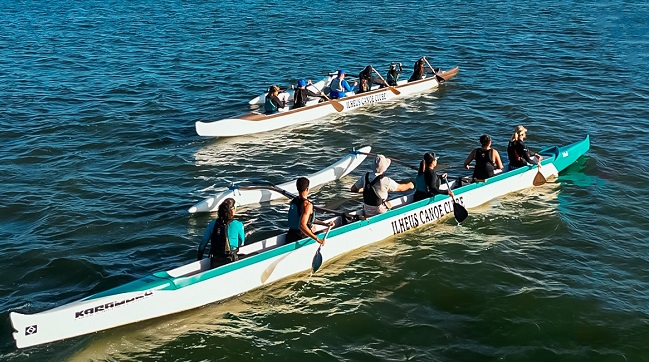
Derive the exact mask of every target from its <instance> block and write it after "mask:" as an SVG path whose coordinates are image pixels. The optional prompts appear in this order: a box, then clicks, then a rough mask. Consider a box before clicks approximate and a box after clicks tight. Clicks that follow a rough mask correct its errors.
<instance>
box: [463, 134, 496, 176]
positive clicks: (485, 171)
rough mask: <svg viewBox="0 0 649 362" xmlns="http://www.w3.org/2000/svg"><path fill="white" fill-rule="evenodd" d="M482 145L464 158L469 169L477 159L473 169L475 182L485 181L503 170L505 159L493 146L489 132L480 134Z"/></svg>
mask: <svg viewBox="0 0 649 362" xmlns="http://www.w3.org/2000/svg"><path fill="white" fill-rule="evenodd" d="M480 145H481V146H482V147H479V148H475V149H473V151H471V153H470V154H469V156H468V157H467V158H466V160H464V167H465V168H466V169H467V170H468V169H469V167H470V166H469V164H470V163H471V162H473V161H475V168H474V169H473V182H476V181H478V182H484V181H485V180H486V179H488V178H489V177H492V176H493V175H495V174H498V173H501V172H502V171H503V161H502V160H501V159H500V154H499V153H498V151H496V150H494V149H493V148H491V137H490V136H489V135H488V134H483V135H482V136H480Z"/></svg>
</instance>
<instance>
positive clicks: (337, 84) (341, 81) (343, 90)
mask: <svg viewBox="0 0 649 362" xmlns="http://www.w3.org/2000/svg"><path fill="white" fill-rule="evenodd" d="M345 74H346V72H345V71H344V70H343V69H341V70H339V71H338V76H337V77H336V78H334V79H333V80H332V81H331V83H329V88H330V92H329V98H331V99H338V98H344V97H346V96H348V95H353V94H348V93H351V92H354V91H355V87H356V86H357V85H358V82H354V85H353V86H350V85H349V83H348V82H347V81H346V80H345Z"/></svg>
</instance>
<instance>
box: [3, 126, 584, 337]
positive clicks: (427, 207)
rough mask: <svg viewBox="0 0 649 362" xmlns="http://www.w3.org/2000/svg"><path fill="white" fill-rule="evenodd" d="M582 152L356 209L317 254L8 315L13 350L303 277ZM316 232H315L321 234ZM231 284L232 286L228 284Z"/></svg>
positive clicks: (557, 168)
mask: <svg viewBox="0 0 649 362" xmlns="http://www.w3.org/2000/svg"><path fill="white" fill-rule="evenodd" d="M589 148H590V139H589V137H588V136H587V137H586V138H585V139H584V140H582V141H579V142H576V143H573V144H571V145H568V146H564V147H550V148H545V149H543V150H541V151H539V153H540V154H541V155H543V156H544V158H543V161H542V167H541V168H537V167H535V166H530V167H522V168H519V169H516V170H514V171H509V172H504V173H502V174H499V175H496V176H494V177H492V178H489V179H487V180H486V181H485V182H477V183H472V184H468V185H465V186H463V187H461V188H458V189H455V190H454V193H455V198H454V200H452V199H451V198H450V197H449V196H447V195H436V196H434V197H431V198H429V199H426V200H421V201H418V202H412V195H407V196H402V197H399V198H395V199H393V200H390V203H391V204H392V206H393V208H392V209H391V210H390V211H388V212H386V213H384V214H381V215H377V216H373V217H371V218H368V219H364V220H358V221H353V222H349V219H350V218H351V219H352V220H353V219H354V216H356V215H359V214H360V211H356V212H351V213H347V214H346V215H339V216H336V217H333V218H331V219H330V220H332V221H334V222H335V226H334V228H332V229H331V230H330V231H329V234H328V238H327V241H326V245H325V246H324V247H322V248H321V250H319V248H318V247H319V244H317V243H315V241H314V240H312V239H304V240H300V241H298V242H295V243H290V244H285V243H284V237H285V235H284V234H282V235H278V236H275V237H271V238H269V239H265V240H262V241H259V242H256V243H253V244H250V245H246V246H243V247H242V248H241V249H240V255H241V259H240V260H239V261H236V262H234V263H231V264H227V265H224V266H221V267H218V268H215V269H211V270H210V269H209V260H208V259H203V260H201V261H195V262H193V263H190V264H187V265H184V266H181V267H178V268H175V269H172V270H168V271H163V272H158V273H154V274H152V275H149V276H146V277H144V278H141V279H138V280H135V281H133V282H131V283H128V284H125V285H123V286H119V287H116V288H113V289H110V290H107V291H104V292H101V293H98V294H94V295H90V296H88V297H86V298H83V299H81V300H78V301H75V302H72V303H70V304H66V305H63V306H60V307H57V308H54V309H51V310H48V311H44V312H39V313H35V314H21V313H17V312H11V313H10V318H11V323H12V325H13V328H14V329H15V332H14V334H13V335H14V338H15V340H16V345H17V346H18V347H19V348H23V347H29V346H33V345H38V344H42V343H47V342H52V341H56V340H60V339H65V338H70V337H74V336H79V335H83V334H87V333H91V332H96V331H100V330H104V329H108V328H113V327H117V326H120V325H125V324H129V323H134V322H138V321H142V320H146V319H150V318H156V317H160V316H164V315H169V314H173V313H177V312H181V311H184V310H188V309H192V308H197V307H200V306H203V305H206V304H209V303H214V302H218V301H221V300H224V299H227V298H230V297H233V296H235V295H238V294H241V293H245V292H247V291H250V290H252V289H255V288H259V287H261V286H263V285H266V284H268V283H272V282H274V281H277V280H279V279H282V278H286V277H288V276H290V275H294V274H296V273H303V272H305V271H308V272H310V271H311V270H312V269H311V268H312V264H311V263H312V260H313V259H314V258H313V257H314V255H315V254H316V253H317V252H319V253H320V255H319V256H318V258H322V262H324V263H326V262H327V260H331V259H332V258H335V257H337V256H339V255H342V254H344V253H347V252H349V251H351V250H354V249H357V248H360V247H363V246H366V245H368V244H371V243H374V242H377V241H380V240H383V239H385V238H387V237H390V236H393V235H395V234H399V233H402V232H406V231H408V230H410V229H413V228H417V227H421V226H423V225H426V224H431V223H433V222H435V221H437V220H439V219H441V218H444V216H445V215H447V214H453V205H454V204H455V203H459V204H461V205H463V206H464V207H465V208H469V209H470V208H472V207H476V206H479V205H482V204H484V203H485V202H487V201H489V200H492V199H494V198H496V197H499V196H502V195H505V194H508V193H511V192H514V191H518V190H522V189H525V188H529V187H532V186H533V185H534V180H535V178H538V173H539V172H540V173H541V174H542V175H543V177H544V178H548V177H551V176H558V174H559V172H561V171H563V170H564V169H566V168H567V167H568V166H570V165H571V164H572V163H574V162H575V161H576V160H577V159H578V158H579V157H581V156H582V155H584V154H585V153H586V152H587V151H588V150H589ZM323 231H324V230H323V229H322V228H321V229H319V230H318V232H319V233H321V234H324V233H323ZM320 237H322V235H321V236H320ZM325 270H326V268H325ZM232 280H236V281H237V282H236V283H231V281H232Z"/></svg>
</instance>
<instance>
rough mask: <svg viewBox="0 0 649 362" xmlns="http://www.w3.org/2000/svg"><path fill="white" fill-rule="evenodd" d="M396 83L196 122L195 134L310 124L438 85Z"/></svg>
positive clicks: (431, 80) (448, 74)
mask: <svg viewBox="0 0 649 362" xmlns="http://www.w3.org/2000/svg"><path fill="white" fill-rule="evenodd" d="M459 70H460V68H459V67H455V68H453V69H449V70H446V71H440V72H438V73H437V75H439V76H440V77H442V78H444V80H449V79H451V78H453V77H455V75H457V73H458V72H459ZM329 79H331V78H329ZM397 84H398V85H397V86H394V87H388V88H379V89H376V90H371V91H369V92H365V93H361V94H355V95H352V96H348V97H345V98H340V99H334V100H329V101H326V102H322V103H318V102H317V101H314V102H312V103H310V104H307V106H306V107H302V108H297V109H289V110H287V111H284V112H278V113H274V114H270V115H266V114H264V113H259V112H251V113H248V114H244V115H242V116H239V117H236V118H226V119H222V120H219V121H214V122H201V121H198V122H196V133H198V135H199V136H204V137H233V136H242V135H247V134H253V133H259V132H266V131H272V130H275V129H278V128H282V127H288V126H293V125H296V124H300V123H306V122H309V121H313V120H315V119H318V118H321V117H324V116H327V115H329V114H334V113H341V112H349V111H352V110H355V109H357V108H361V107H365V106H369V105H372V104H376V103H381V102H386V101H389V100H391V99H394V98H397V97H404V96H407V95H410V94H415V93H420V92H423V91H427V90H430V89H434V88H437V87H438V86H439V82H438V81H437V77H435V76H433V77H428V78H424V79H421V80H417V81H414V82H410V83H408V81H406V80H403V81H399V82H398V83H397ZM253 100H255V99H253ZM251 102H252V101H251Z"/></svg>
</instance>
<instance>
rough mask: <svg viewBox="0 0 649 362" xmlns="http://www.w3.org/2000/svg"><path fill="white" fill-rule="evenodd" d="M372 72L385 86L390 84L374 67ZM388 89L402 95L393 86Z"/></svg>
mask: <svg viewBox="0 0 649 362" xmlns="http://www.w3.org/2000/svg"><path fill="white" fill-rule="evenodd" d="M372 70H373V71H374V73H376V75H378V76H379V78H381V80H382V81H383V82H384V83H385V84H388V82H386V81H385V79H383V76H382V75H381V73H379V72H378V71H377V70H376V69H374V67H372ZM388 88H390V90H391V91H392V93H394V94H396V95H399V94H401V92H399V90H397V89H396V88H395V87H393V86H391V85H388ZM393 161H394V160H393Z"/></svg>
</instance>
